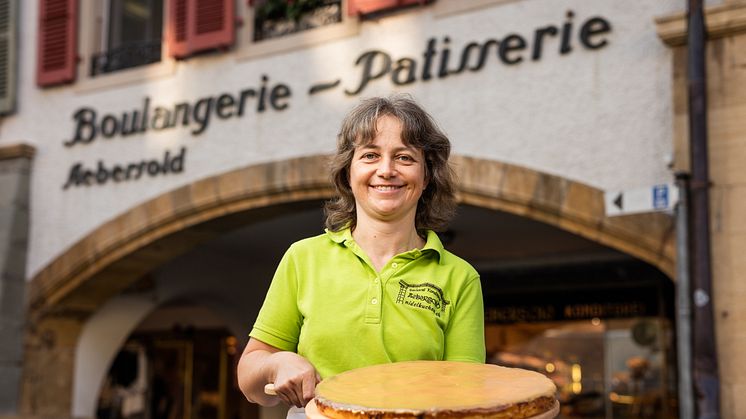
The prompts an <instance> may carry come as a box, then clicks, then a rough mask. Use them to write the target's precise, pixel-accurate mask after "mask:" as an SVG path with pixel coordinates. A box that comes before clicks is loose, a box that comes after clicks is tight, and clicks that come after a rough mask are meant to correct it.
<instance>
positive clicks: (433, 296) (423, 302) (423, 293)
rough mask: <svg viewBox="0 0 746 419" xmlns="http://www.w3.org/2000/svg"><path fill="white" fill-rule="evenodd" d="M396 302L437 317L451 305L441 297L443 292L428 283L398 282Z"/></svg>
mask: <svg viewBox="0 0 746 419" xmlns="http://www.w3.org/2000/svg"><path fill="white" fill-rule="evenodd" d="M396 302H397V303H398V304H406V305H408V306H412V307H417V308H422V309H425V310H430V311H432V312H433V314H435V315H436V316H438V317H440V316H441V315H442V314H443V313H444V312H445V311H446V306H447V305H448V304H451V303H450V301H447V300H446V299H445V297H444V296H443V290H442V289H440V288H439V287H438V286H436V285H433V284H431V283H429V282H423V283H421V284H409V283H407V282H404V281H399V294H398V295H397V296H396Z"/></svg>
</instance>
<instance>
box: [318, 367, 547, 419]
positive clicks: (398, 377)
mask: <svg viewBox="0 0 746 419" xmlns="http://www.w3.org/2000/svg"><path fill="white" fill-rule="evenodd" d="M556 390H557V389H556V387H555V385H554V383H553V382H552V381H551V380H550V379H548V378H547V377H545V376H544V375H542V374H539V373H537V372H533V371H529V370H524V369H519V368H506V367H500V366H497V365H490V364H475V363H467V362H454V361H410V362H397V363H392V364H381V365H373V366H369V367H364V368H359V369H355V370H351V371H347V372H344V373H341V374H339V375H336V376H334V377H330V378H327V379H325V380H324V381H322V382H321V383H319V384H318V385H317V386H316V398H315V405H312V403H313V402H312V403H309V406H307V407H306V412H307V415H308V416H309V417H312V416H313V414H315V413H316V411H318V412H319V413H320V415H319V416H320V417H327V418H333V419H367V418H371V419H399V418H401V419H410V418H427V419H446V418H458V419H471V418H490V419H526V418H542V419H543V418H545V417H546V418H553V417H555V416H556V414H557V412H558V410H559V404H558V403H557V401H556V399H555V392H556ZM309 411H310V412H311V413H312V414H309ZM314 419H316V418H314Z"/></svg>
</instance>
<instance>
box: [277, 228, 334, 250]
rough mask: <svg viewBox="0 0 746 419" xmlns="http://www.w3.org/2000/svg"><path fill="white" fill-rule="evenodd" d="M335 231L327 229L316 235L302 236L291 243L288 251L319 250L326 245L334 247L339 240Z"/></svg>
mask: <svg viewBox="0 0 746 419" xmlns="http://www.w3.org/2000/svg"><path fill="white" fill-rule="evenodd" d="M335 234H337V233H334V232H329V231H325V232H323V233H320V234H317V235H315V236H310V237H305V238H302V239H300V240H298V241H296V242H294V243H293V244H291V245H290V248H289V249H288V252H290V253H297V252H310V251H313V252H319V251H320V250H322V249H323V248H325V247H333V246H334V245H335V244H336V243H335V242H338V240H336V239H335Z"/></svg>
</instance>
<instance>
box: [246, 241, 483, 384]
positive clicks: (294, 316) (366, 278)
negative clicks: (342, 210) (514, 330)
mask: <svg viewBox="0 0 746 419" xmlns="http://www.w3.org/2000/svg"><path fill="white" fill-rule="evenodd" d="M249 335H250V336H251V337H253V338H255V339H258V340H260V341H262V342H264V343H267V344H269V345H272V346H274V347H276V348H279V349H281V350H285V351H293V352H297V353H298V354H300V355H302V356H303V357H305V358H306V359H308V360H309V361H310V362H311V364H313V365H314V367H316V370H317V371H318V372H319V374H321V377H322V378H325V377H329V376H332V375H335V374H338V373H340V372H343V371H347V370H350V369H353V368H359V367H363V366H367V365H373V364H382V363H387V362H397V361H410V360H453V361H472V362H480V363H481V362H484V359H485V346H484V310H483V301H482V288H481V284H480V282H479V274H478V273H477V271H476V270H475V269H474V268H473V267H471V265H469V264H468V263H467V262H466V261H464V260H463V259H461V258H459V257H457V256H455V255H454V254H452V253H450V252H448V251H447V250H445V249H444V248H443V245H442V243H441V242H440V240H439V239H438V236H437V235H436V234H435V233H434V232H432V231H430V232H428V235H427V243H426V244H425V246H424V247H423V248H422V249H415V250H411V251H408V252H405V253H401V254H399V255H397V256H395V257H394V258H392V259H391V260H390V261H389V262H388V263H387V264H386V266H384V267H383V269H382V270H381V272H376V270H375V269H374V268H373V264H372V263H371V262H370V259H369V258H368V256H367V255H366V254H365V253H364V252H363V251H362V249H361V248H360V247H359V246H358V245H357V243H355V240H354V239H353V238H352V234H351V232H350V230H349V229H344V230H341V231H338V232H331V231H329V230H327V231H326V233H325V234H321V235H319V236H316V237H311V238H308V239H304V240H301V241H298V242H296V243H294V244H293V245H291V246H290V248H289V249H288V251H287V252H286V253H285V255H284V256H283V258H282V261H281V262H280V264H279V266H278V268H277V272H275V276H274V278H273V279H272V284H271V285H270V287H269V291H268V292H267V296H266V298H265V300H264V305H263V306H262V309H261V310H260V312H259V316H258V317H257V320H256V323H255V324H254V328H253V329H252V330H251V333H250V334H249Z"/></svg>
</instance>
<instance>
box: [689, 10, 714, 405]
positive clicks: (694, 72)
mask: <svg viewBox="0 0 746 419" xmlns="http://www.w3.org/2000/svg"><path fill="white" fill-rule="evenodd" d="M688 6H689V10H688V15H689V23H688V30H687V38H688V39H687V45H688V57H687V67H688V72H687V77H688V88H689V138H690V141H689V144H690V156H691V171H692V179H691V183H690V185H689V187H690V195H691V223H690V227H691V233H692V237H691V239H692V243H691V244H692V267H693V269H692V287H693V291H694V293H693V295H692V297H693V300H692V301H693V302H694V311H693V315H694V317H693V322H694V327H693V335H694V336H693V339H694V340H693V346H694V350H693V354H694V385H695V391H696V396H697V411H698V413H699V415H698V417H699V418H700V419H714V418H719V417H720V380H719V378H718V360H717V350H716V347H715V327H714V321H713V309H712V297H711V295H712V268H711V263H710V262H711V260H710V208H709V187H710V179H709V173H708V167H707V166H708V157H707V97H706V89H707V84H706V76H705V37H706V32H705V22H704V16H703V11H702V0H689V5H688Z"/></svg>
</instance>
